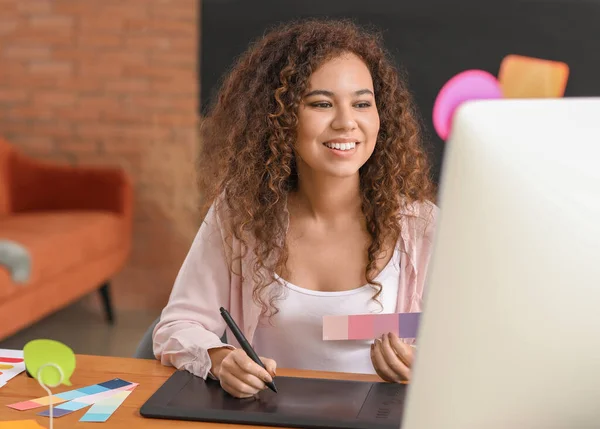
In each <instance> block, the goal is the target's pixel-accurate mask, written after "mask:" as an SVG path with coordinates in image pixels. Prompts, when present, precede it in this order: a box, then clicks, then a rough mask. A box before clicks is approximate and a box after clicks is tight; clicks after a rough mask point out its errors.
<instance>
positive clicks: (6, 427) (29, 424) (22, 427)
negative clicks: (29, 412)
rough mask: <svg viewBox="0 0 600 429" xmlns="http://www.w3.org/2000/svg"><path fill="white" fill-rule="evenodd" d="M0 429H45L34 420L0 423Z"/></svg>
mask: <svg viewBox="0 0 600 429" xmlns="http://www.w3.org/2000/svg"><path fill="white" fill-rule="evenodd" d="M0 429H45V428H44V426H40V425H39V424H38V422H36V421H35V420H13V421H10V422H0Z"/></svg>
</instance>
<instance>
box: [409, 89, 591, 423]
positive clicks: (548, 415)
mask: <svg viewBox="0 0 600 429" xmlns="http://www.w3.org/2000/svg"><path fill="white" fill-rule="evenodd" d="M446 150H447V152H446V157H445V160H444V164H443V170H442V180H441V185H440V194H439V197H440V199H439V201H438V204H439V206H440V209H441V210H440V218H439V223H438V228H437V231H436V236H435V246H434V253H433V255H432V260H431V263H430V267H429V271H428V277H427V291H426V294H425V303H424V313H423V315H422V319H421V325H420V330H419V345H418V350H417V352H416V353H417V355H416V363H415V368H414V377H413V380H412V384H411V386H410V388H409V391H408V398H407V404H406V407H405V414H404V415H405V417H404V420H403V425H402V426H401V427H402V429H438V428H444V429H508V428H515V429H517V428H518V429H533V428H535V429H538V428H539V429H542V428H543V429H554V428H561V429H564V428H568V429H583V428H598V427H600V98H596V99H593V98H563V99H539V100H494V101H492V100H487V101H474V102H468V103H465V104H464V105H462V106H461V107H459V109H458V110H457V112H456V115H455V118H454V122H453V131H452V133H451V136H450V139H449V141H448V142H447V148H446Z"/></svg>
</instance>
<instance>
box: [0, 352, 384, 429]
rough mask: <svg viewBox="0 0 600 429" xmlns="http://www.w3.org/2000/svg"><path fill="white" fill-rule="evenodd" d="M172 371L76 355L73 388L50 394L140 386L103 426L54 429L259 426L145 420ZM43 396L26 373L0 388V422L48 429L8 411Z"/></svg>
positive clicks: (65, 421) (29, 414) (63, 424)
mask: <svg viewBox="0 0 600 429" xmlns="http://www.w3.org/2000/svg"><path fill="white" fill-rule="evenodd" d="M174 371H175V370H174V369H173V368H169V367H165V366H162V365H161V364H160V363H159V362H158V361H155V360H146V359H131V358H115V357H104V356H86V355H77V368H76V369H75V372H74V373H73V376H72V377H71V382H72V383H73V386H71V387H68V386H60V387H58V388H56V389H53V393H60V392H64V391H66V390H71V389H77V388H80V387H83V386H87V385H90V384H96V383H101V382H103V381H106V380H110V379H113V378H122V379H123V380H127V381H131V382H135V383H139V386H137V387H136V389H135V390H134V391H133V393H132V394H131V395H129V397H128V398H127V399H126V400H125V402H124V403H123V404H122V405H121V406H120V407H119V409H117V411H116V412H115V413H114V414H113V415H112V416H111V417H110V419H108V421H107V422H106V423H82V422H79V419H80V418H81V416H82V415H83V414H85V412H86V411H87V409H88V408H85V409H83V410H79V411H76V412H74V413H72V414H69V415H66V416H64V417H60V418H58V419H56V420H55V423H54V427H55V428H57V429H60V428H87V429H91V428H94V429H102V428H107V429H108V428H126V429H131V428H137V427H144V428H146V427H148V428H172V427H174V426H176V427H178V428H179V427H182V428H196V429H197V428H199V427H202V428H207V429H209V428H210V429H233V428H237V429H251V428H253V427H258V426H248V425H231V424H227V425H225V424H214V423H204V424H201V423H199V422H186V421H173V420H158V419H146V418H144V417H142V416H140V414H139V409H140V407H141V406H142V405H143V404H144V402H146V401H147V400H148V398H150V396H152V394H153V393H154V392H155V391H156V390H157V389H158V388H159V387H160V386H161V385H162V384H163V383H164V382H165V381H166V380H167V379H168V378H169V377H170V376H171V374H172V373H173V372H174ZM277 375H281V376H289V377H314V378H329V379H345V380H361V381H381V379H380V378H379V377H377V376H374V375H366V374H342V373H332V372H318V371H300V370H286V369H281V368H278V369H277ZM45 395H46V392H45V391H44V390H43V389H42V388H41V387H40V385H39V384H38V382H37V381H36V380H34V379H33V378H29V377H27V375H26V374H25V373H22V374H19V375H18V376H17V377H15V378H13V379H12V380H10V381H9V382H8V383H7V384H6V385H5V386H4V387H1V388H0V421H7V420H26V419H34V420H36V421H37V422H38V423H40V424H41V425H42V426H44V427H46V428H47V427H49V426H48V418H47V417H41V416H38V415H37V413H38V412H40V411H41V410H42V409H43V408H37V409H34V410H29V411H17V410H13V409H11V408H8V407H7V405H8V404H13V403H15V402H21V401H26V400H28V399H34V398H38V397H40V396H45Z"/></svg>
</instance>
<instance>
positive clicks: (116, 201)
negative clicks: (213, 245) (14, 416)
mask: <svg viewBox="0 0 600 429" xmlns="http://www.w3.org/2000/svg"><path fill="white" fill-rule="evenodd" d="M132 204H133V191H132V185H131V182H130V180H129V178H128V176H127V175H126V174H125V173H124V172H123V171H121V170H120V169H117V168H108V167H80V166H67V165H59V164H54V163H49V162H43V161H39V160H36V159H33V158H30V157H27V156H26V155H24V154H23V153H22V152H20V151H18V150H17V149H16V148H15V147H13V146H12V145H10V144H9V143H8V142H6V141H4V140H2V139H0V240H5V241H10V242H14V243H17V244H19V245H20V246H22V248H24V249H25V250H26V251H27V253H28V255H29V257H30V262H31V266H30V267H31V269H30V273H29V274H30V275H29V278H28V280H27V281H25V282H21V281H14V279H13V277H12V276H11V273H10V270H9V269H8V268H7V267H5V266H2V265H0V340H1V339H4V338H6V337H8V336H10V335H12V334H14V333H16V332H17V331H19V330H21V329H22V328H25V327H27V326H29V325H30V324H32V323H34V322H36V321H38V320H40V319H42V318H43V317H45V316H47V315H49V314H51V313H53V312H55V311H57V310H59V309H61V308H63V307H65V306H67V305H69V304H70V303H72V302H74V301H75V300H77V299H79V298H81V297H82V296H84V295H86V294H88V293H90V292H91V291H94V290H98V291H99V292H100V294H101V296H102V301H103V304H104V310H105V312H106V316H107V319H108V321H109V322H110V323H112V322H113V320H114V315H113V309H112V304H111V296H110V289H109V287H110V279H111V278H112V277H113V276H114V275H115V274H116V273H117V272H118V271H119V270H120V269H121V268H122V267H123V265H124V264H125V262H126V260H127V258H128V255H129V253H130V249H131V235H132ZM74 322H76V321H74Z"/></svg>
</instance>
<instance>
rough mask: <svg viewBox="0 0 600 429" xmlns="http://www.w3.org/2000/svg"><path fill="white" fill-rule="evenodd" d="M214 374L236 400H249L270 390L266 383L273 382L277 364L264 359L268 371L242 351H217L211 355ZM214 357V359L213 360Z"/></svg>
mask: <svg viewBox="0 0 600 429" xmlns="http://www.w3.org/2000/svg"><path fill="white" fill-rule="evenodd" d="M211 352H212V350H209V354H210V355H211V360H212V362H213V366H212V368H213V369H212V373H213V374H214V375H215V376H216V377H217V378H218V379H219V381H220V382H221V387H222V388H223V389H224V390H225V391H226V392H227V393H229V394H230V395H232V396H235V397H236V398H248V397H250V396H253V395H255V394H257V393H258V392H260V391H261V390H265V389H268V387H267V386H266V385H265V382H270V381H273V377H274V376H275V370H276V368H277V363H276V362H275V361H274V360H273V359H269V358H263V357H261V358H260V360H261V361H262V362H263V363H264V364H265V367H266V368H267V370H265V369H264V368H263V367H261V366H260V365H259V364H257V363H256V362H254V361H253V360H252V359H250V357H249V356H248V355H247V354H246V352H245V351H244V350H242V349H234V350H230V349H217V350H216V351H215V352H214V353H211ZM213 356H214V359H213Z"/></svg>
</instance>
